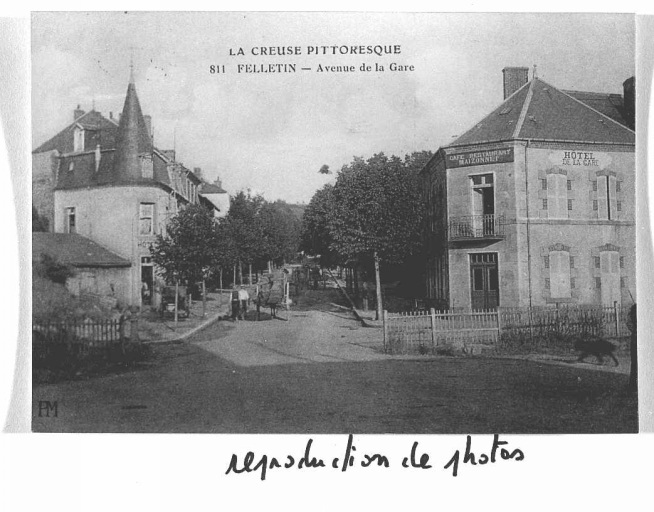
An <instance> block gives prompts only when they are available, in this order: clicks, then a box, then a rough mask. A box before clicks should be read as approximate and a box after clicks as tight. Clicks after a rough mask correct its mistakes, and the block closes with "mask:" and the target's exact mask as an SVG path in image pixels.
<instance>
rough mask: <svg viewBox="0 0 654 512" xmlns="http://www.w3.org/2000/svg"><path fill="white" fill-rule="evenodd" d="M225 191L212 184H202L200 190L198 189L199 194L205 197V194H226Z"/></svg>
mask: <svg viewBox="0 0 654 512" xmlns="http://www.w3.org/2000/svg"><path fill="white" fill-rule="evenodd" d="M226 193H227V191H225V190H224V189H223V188H222V187H219V186H218V185H215V184H213V183H206V182H203V183H202V188H201V189H200V194H203V195H206V194H226Z"/></svg>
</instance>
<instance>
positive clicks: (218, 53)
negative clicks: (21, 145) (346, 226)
mask: <svg viewBox="0 0 654 512" xmlns="http://www.w3.org/2000/svg"><path fill="white" fill-rule="evenodd" d="M32 30H33V32H32V36H33V40H32V59H33V60H32V65H33V68H32V108H33V118H32V122H33V145H34V147H36V146H37V145H39V144H41V143H42V142H44V141H45V140H47V139H49V138H50V137H52V136H53V135H54V134H56V133H57V132H58V131H60V130H61V129H63V128H64V127H66V126H67V125H68V124H70V123H71V122H72V117H73V109H74V108H75V106H76V105H77V104H80V105H81V107H82V109H84V110H89V109H90V108H91V106H92V103H93V101H95V108H96V110H98V111H100V112H102V113H103V114H105V115H107V116H108V114H109V112H110V111H112V112H114V113H119V112H121V111H122V106H123V101H124V98H125V92H126V89H127V83H128V79H129V63H130V54H133V58H134V68H135V77H136V89H137V92H138V95H139V99H140V101H141V106H142V108H143V111H144V113H146V114H150V115H151V116H152V119H153V121H152V123H153V127H154V134H155V135H154V136H155V145H156V146H157V147H159V148H160V149H172V148H173V144H174V145H175V149H176V150H177V155H178V159H179V160H181V161H182V162H183V163H184V164H185V165H186V166H187V167H190V168H193V167H201V168H202V169H203V171H204V174H205V177H207V178H209V179H210V180H213V178H214V177H216V176H218V175H219V176H220V177H221V179H222V180H223V186H224V187H225V188H226V189H227V191H229V192H230V193H235V192H237V191H238V190H241V189H245V188H251V189H252V190H253V191H255V192H260V193H262V194H263V195H264V196H265V197H266V198H267V199H269V200H274V199H278V198H279V199H284V200H287V201H289V202H308V201H309V200H310V199H311V196H312V195H313V193H314V192H315V191H316V190H317V189H318V188H320V187H321V186H322V185H323V184H324V183H326V182H328V181H329V180H330V179H332V180H333V176H325V175H322V174H319V173H318V169H320V167H321V166H322V165H323V164H327V165H329V166H330V168H331V169H332V170H333V171H337V170H338V169H340V168H341V166H343V165H344V164H347V163H348V162H350V161H351V160H352V157H353V156H355V155H356V156H364V157H368V156H371V155H372V154H374V153H377V152H380V151H383V152H385V153H387V154H397V155H404V154H406V153H409V152H412V151H420V150H432V151H435V150H437V149H438V147H439V146H442V145H444V144H447V143H449V142H450V141H451V140H452V137H453V136H455V135H458V134H461V133H463V132H464V131H465V130H467V129H468V128H470V127H471V126H472V125H473V124H474V123H476V122H477V121H478V120H480V119H481V117H483V116H484V115H485V114H487V113H488V112H489V111H490V110H491V109H492V108H493V107H495V106H497V105H498V104H499V103H501V101H502V68H504V67H506V66H528V67H530V68H533V65H534V64H536V65H537V73H538V77H539V78H541V79H543V80H545V81H546V82H549V83H550V84H551V85H553V86H555V87H558V88H561V89H578V90H586V91H596V92H615V93H621V92H622V82H623V81H624V80H625V79H626V78H628V77H630V76H632V75H633V74H634V72H635V64H634V39H635V35H634V18H633V16H630V15H609V14H581V15H576V14H560V15H556V14H520V15H512V14H495V15H488V14H424V13H420V14H392V13H384V14H369V13H345V14H339V13H304V14H298V13H243V14H235V13H234V14H227V13H192V14H191V13H156V14H155V13H128V14H124V13H118V12H110V13H97V12H95V13H37V14H34V15H33V29H32ZM309 45H310V46H321V45H325V46H332V45H337V46H340V45H348V46H352V45H364V46H368V45H372V46H374V45H385V46H388V45H400V47H401V50H400V51H401V53H400V54H399V55H389V56H382V57H379V56H376V55H365V56H361V55H354V56H352V55H345V56H344V55H340V54H339V55H336V56H332V55H324V56H323V55H320V56H315V55H307V46H309ZM262 46H265V47H271V46H272V47H277V46H300V47H301V51H302V55H299V56H272V57H253V56H252V55H251V49H252V48H253V47H262ZM238 48H243V50H244V52H245V54H246V55H245V56H243V57H238V56H230V55H229V52H230V49H232V51H233V53H237V51H238ZM364 62H365V63H367V64H369V65H371V66H373V69H374V66H375V63H379V64H381V65H383V66H384V67H385V69H386V71H385V72H383V73H381V72H369V73H362V72H360V71H359V70H358V69H359V67H360V66H361V64H362V63H364ZM393 62H395V63H398V64H402V65H413V66H414V67H415V71H412V72H400V71H397V72H391V71H389V69H388V68H389V65H390V64H391V63H393ZM246 63H247V64H266V65H267V64H269V63H270V64H278V63H287V64H295V65H296V66H297V72H296V73H288V74H263V73H259V74H245V73H240V74H239V73H237V65H238V64H246ZM212 64H214V65H224V66H225V67H226V73H225V74H210V73H209V66H210V65H212ZM319 64H322V65H328V66H334V65H340V66H345V65H354V66H355V67H356V68H357V71H356V72H355V73H319V72H317V66H318V65H319ZM301 67H310V68H312V70H311V71H302V70H300V68H301ZM530 78H531V71H530Z"/></svg>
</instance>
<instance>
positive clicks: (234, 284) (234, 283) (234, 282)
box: [232, 263, 236, 287]
mask: <svg viewBox="0 0 654 512" xmlns="http://www.w3.org/2000/svg"><path fill="white" fill-rule="evenodd" d="M232 283H233V285H232V287H235V286H236V263H234V280H233V281H232Z"/></svg>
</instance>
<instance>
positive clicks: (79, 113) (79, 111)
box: [73, 105, 86, 121]
mask: <svg viewBox="0 0 654 512" xmlns="http://www.w3.org/2000/svg"><path fill="white" fill-rule="evenodd" d="M85 113H86V112H84V111H83V110H82V109H81V108H80V106H79V105H77V108H76V109H75V110H73V121H75V119H78V118H80V117H82V116H83V115H84V114H85Z"/></svg>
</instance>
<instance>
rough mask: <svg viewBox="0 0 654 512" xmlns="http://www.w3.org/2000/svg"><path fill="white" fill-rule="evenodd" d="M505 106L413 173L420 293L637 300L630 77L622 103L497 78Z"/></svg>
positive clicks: (462, 303)
mask: <svg viewBox="0 0 654 512" xmlns="http://www.w3.org/2000/svg"><path fill="white" fill-rule="evenodd" d="M503 85H504V98H503V101H502V102H501V103H500V104H499V106H498V107H496V108H495V109H494V110H493V111H492V112H490V113H489V114H488V115H486V116H483V117H482V118H481V120H480V121H479V122H478V123H476V124H475V125H474V126H473V127H471V128H470V129H469V130H468V131H466V132H465V133H463V134H462V135H461V136H460V137H458V138H457V139H456V140H454V142H452V143H451V144H448V145H446V146H443V147H441V148H439V150H438V151H437V152H436V154H435V155H434V157H433V158H432V159H431V160H430V161H429V163H428V164H427V165H426V167H425V168H424V169H423V170H422V172H421V177H422V180H423V185H424V191H425V194H426V199H427V204H428V218H429V231H428V236H427V241H428V261H427V276H426V281H427V295H428V297H429V298H431V299H434V300H435V301H438V302H439V303H445V304H447V305H448V306H449V307H450V308H452V309H493V308H497V307H498V306H502V307H536V306H546V305H548V304H603V305H611V306H614V305H615V304H616V303H618V305H620V304H623V303H624V304H625V305H628V304H631V303H632V302H633V301H635V300H636V254H635V247H636V227H635V182H636V164H635V153H634V152H635V131H634V130H635V111H634V92H635V79H634V78H633V77H632V78H629V79H628V80H626V81H625V82H624V84H623V95H620V94H608V93H595V92H583V91H570V90H561V89H558V88H556V87H554V86H552V85H550V84H549V83H546V82H545V81H543V80H541V79H539V78H537V77H532V79H531V80H529V69H528V68H524V67H508V68H505V69H504V70H503Z"/></svg>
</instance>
